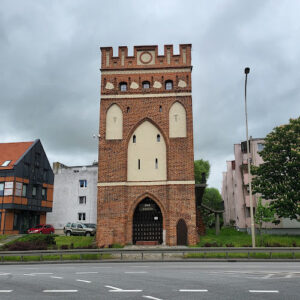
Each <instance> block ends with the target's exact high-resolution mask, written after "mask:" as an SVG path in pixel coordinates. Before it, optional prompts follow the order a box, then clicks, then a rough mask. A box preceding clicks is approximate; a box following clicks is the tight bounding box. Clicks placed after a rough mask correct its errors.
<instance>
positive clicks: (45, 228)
mask: <svg viewBox="0 0 300 300" xmlns="http://www.w3.org/2000/svg"><path fill="white" fill-rule="evenodd" d="M27 233H40V234H42V233H43V234H51V233H54V227H53V226H52V225H36V226H35V227H33V228H30V229H28V230H27Z"/></svg>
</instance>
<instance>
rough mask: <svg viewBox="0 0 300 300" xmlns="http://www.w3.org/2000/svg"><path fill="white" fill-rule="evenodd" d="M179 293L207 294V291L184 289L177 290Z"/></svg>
mask: <svg viewBox="0 0 300 300" xmlns="http://www.w3.org/2000/svg"><path fill="white" fill-rule="evenodd" d="M179 292H183V293H185V292H187V293H203V292H208V290H185V289H181V290H179Z"/></svg>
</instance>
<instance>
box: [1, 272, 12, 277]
mask: <svg viewBox="0 0 300 300" xmlns="http://www.w3.org/2000/svg"><path fill="white" fill-rule="evenodd" d="M5 275H11V273H1V274H0V276H5Z"/></svg>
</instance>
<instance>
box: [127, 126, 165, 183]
mask: <svg viewBox="0 0 300 300" xmlns="http://www.w3.org/2000/svg"><path fill="white" fill-rule="evenodd" d="M134 135H135V143H133V136H134ZM157 135H159V136H160V141H157ZM166 156H167V151H166V143H165V140H164V138H163V136H162V134H161V133H160V131H159V130H158V129H157V128H156V127H155V126H154V125H153V124H152V123H150V122H149V121H145V122H144V123H142V124H141V125H140V126H139V127H138V128H137V129H136V130H135V131H134V133H133V134H132V136H131V138H130V140H129V144H128V157H127V180H128V181H157V180H166V179H167V157H166ZM156 159H157V164H156ZM138 160H140V169H139V168H138V166H139V164H138Z"/></svg>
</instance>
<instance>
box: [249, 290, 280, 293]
mask: <svg viewBox="0 0 300 300" xmlns="http://www.w3.org/2000/svg"><path fill="white" fill-rule="evenodd" d="M249 292H250V293H279V291H278V290H273V291H272V290H249Z"/></svg>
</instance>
